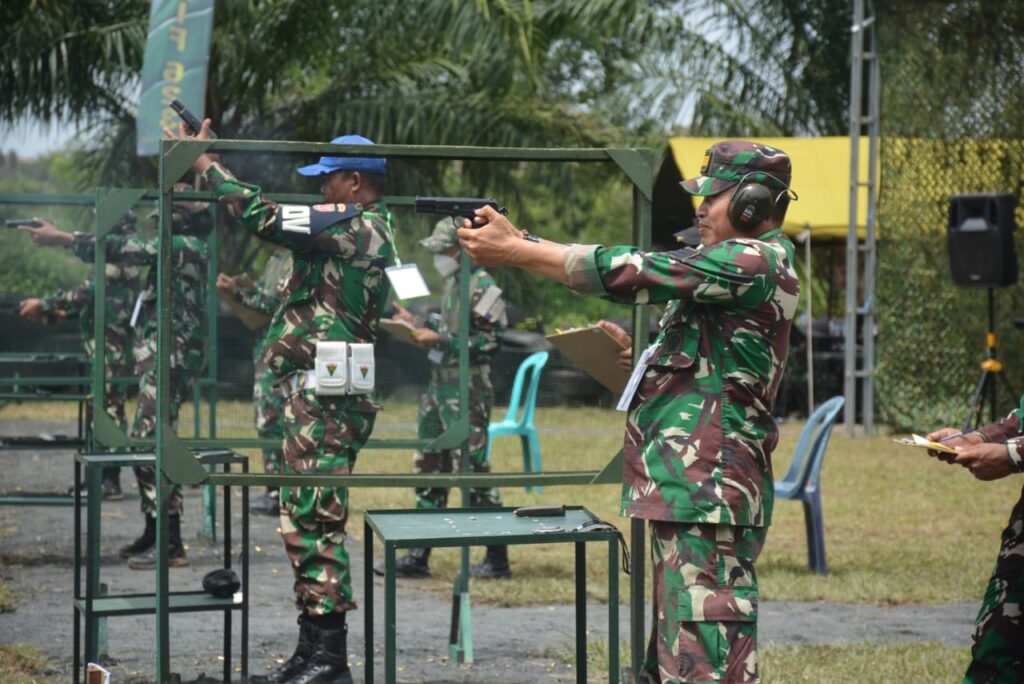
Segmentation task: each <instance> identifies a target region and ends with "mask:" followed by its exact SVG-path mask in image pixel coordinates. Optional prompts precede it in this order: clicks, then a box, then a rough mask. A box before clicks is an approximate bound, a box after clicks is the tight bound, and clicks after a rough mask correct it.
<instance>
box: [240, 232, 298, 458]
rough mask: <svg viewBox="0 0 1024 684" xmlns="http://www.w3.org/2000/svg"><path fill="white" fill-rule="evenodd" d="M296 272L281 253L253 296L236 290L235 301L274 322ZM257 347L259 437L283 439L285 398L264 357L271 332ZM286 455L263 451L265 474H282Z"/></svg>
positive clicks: (288, 255) (255, 404) (266, 268)
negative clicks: (282, 422)
mask: <svg viewBox="0 0 1024 684" xmlns="http://www.w3.org/2000/svg"><path fill="white" fill-rule="evenodd" d="M291 271H292V258H291V252H289V251H288V250H286V249H279V250H277V251H275V252H274V253H273V254H271V255H270V258H269V259H267V263H266V266H264V268H263V274H262V275H261V276H260V279H259V281H258V282H257V283H256V289H255V290H254V291H253V292H249V293H244V292H240V291H238V290H235V299H236V300H237V301H238V302H240V303H241V304H243V305H245V306H247V307H249V308H250V309H254V310H256V311H259V312H260V313H264V314H266V315H268V316H270V317H271V318H273V316H274V314H275V313H276V312H277V310H278V308H280V306H281V302H282V301H283V300H282V296H283V294H284V289H285V285H287V283H288V278H289V276H290V275H291ZM262 333H263V335H262V336H261V337H260V339H259V341H258V342H257V343H256V348H255V349H254V350H253V358H255V360H256V368H255V374H254V375H255V384H254V385H253V388H252V401H253V409H254V410H255V413H256V434H258V435H259V436H260V437H263V438H265V439H274V438H277V439H283V438H284V433H283V432H282V431H281V413H282V411H283V410H284V396H282V392H281V391H280V390H279V389H277V388H276V387H275V377H274V374H273V373H272V372H270V369H269V368H268V367H267V363H266V360H265V358H264V356H263V352H264V349H265V348H266V346H267V339H268V338H267V335H266V333H267V330H266V329H265V328H264V329H263V331H262ZM282 460H283V452H282V451H281V449H280V448H277V449H264V450H263V472H265V473H279V472H281V462H282Z"/></svg>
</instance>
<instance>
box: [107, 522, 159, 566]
mask: <svg viewBox="0 0 1024 684" xmlns="http://www.w3.org/2000/svg"><path fill="white" fill-rule="evenodd" d="M154 544H156V518H151V517H149V516H148V515H147V516H146V529H145V530H143V531H142V536H141V537H139V538H138V539H136V540H135V541H133V542H132V543H131V544H126V545H124V546H122V547H121V548H120V549H118V550H117V555H119V556H120V557H121V558H131V557H132V556H137V555H139V554H140V553H146V552H147V551H149V550H150V549H151V548H153V545H154Z"/></svg>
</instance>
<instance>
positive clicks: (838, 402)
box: [775, 397, 846, 575]
mask: <svg viewBox="0 0 1024 684" xmlns="http://www.w3.org/2000/svg"><path fill="white" fill-rule="evenodd" d="M845 401H846V400H845V399H843V397H832V398H831V399H829V400H828V401H826V402H825V403H824V404H822V405H821V406H819V407H818V408H817V410H816V411H815V412H814V413H813V414H811V417H810V418H808V419H807V425H805V426H804V429H803V432H801V433H800V441H799V442H798V443H797V445H796V451H794V452H793V460H792V462H790V464H789V471H788V472H787V473H786V476H785V477H784V478H782V479H781V480H779V481H778V482H776V483H775V498H776V499H796V500H798V501H802V502H803V504H804V526H805V527H806V528H807V565H808V567H809V568H810V569H811V571H813V572H816V573H818V574H819V575H825V574H827V573H828V570H827V568H826V566H825V523H824V522H823V520H822V515H821V489H820V488H819V486H818V485H819V482H820V480H821V463H822V461H824V460H825V449H826V448H828V440H829V437H831V436H832V428H833V427H834V426H835V423H836V417H837V416H838V415H839V411H840V410H842V408H843V404H844V403H845Z"/></svg>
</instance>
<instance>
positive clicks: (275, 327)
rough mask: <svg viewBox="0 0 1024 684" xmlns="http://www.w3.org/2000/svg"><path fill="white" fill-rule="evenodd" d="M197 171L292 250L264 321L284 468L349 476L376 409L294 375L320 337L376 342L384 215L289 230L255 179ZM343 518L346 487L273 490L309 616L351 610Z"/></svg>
mask: <svg viewBox="0 0 1024 684" xmlns="http://www.w3.org/2000/svg"><path fill="white" fill-rule="evenodd" d="M204 176H205V178H206V180H207V182H208V183H209V185H210V187H211V188H212V189H213V191H214V193H216V194H217V196H218V197H220V198H221V202H222V204H224V205H225V206H226V208H227V210H228V212H229V213H231V215H232V216H233V217H235V218H236V219H237V220H238V221H240V222H241V223H242V225H244V226H245V227H246V229H248V230H249V231H251V232H252V233H253V234H255V235H256V236H257V237H259V238H261V239H264V240H269V241H272V242H277V243H280V244H283V245H285V246H287V247H289V248H290V249H291V250H292V274H291V277H290V278H289V280H288V284H287V286H286V287H285V291H284V303H283V305H282V306H281V308H279V309H278V310H277V312H276V313H275V315H274V318H273V320H272V321H271V323H270V328H269V330H268V332H267V343H266V347H265V348H264V352H263V359H264V362H265V363H266V365H267V368H268V369H269V372H271V373H273V375H274V377H275V378H276V379H277V381H278V384H279V385H281V386H284V387H287V388H288V392H289V396H288V399H287V400H286V402H285V405H284V418H283V428H284V435H285V437H284V457H285V464H284V469H285V473H287V474H291V473H321V474H332V475H345V474H349V473H350V472H352V469H353V467H354V466H355V462H356V456H357V454H358V453H359V450H360V448H362V446H363V445H364V444H365V443H366V440H367V439H368V438H369V436H370V432H371V431H372V430H373V424H374V420H375V418H376V412H377V411H378V410H379V406H377V405H376V404H375V403H374V402H373V401H371V400H370V398H369V397H368V396H366V395H343V396H317V395H316V393H315V390H313V389H305V387H304V384H303V383H302V379H303V378H304V376H305V373H306V372H307V371H309V370H311V369H312V368H313V367H314V355H315V352H316V343H317V342H318V341H324V340H332V341H347V342H369V343H372V342H374V341H376V338H377V321H378V320H379V318H380V312H381V311H382V310H383V308H384V305H385V303H386V301H387V294H388V284H387V280H386V277H385V274H384V269H385V268H386V267H388V266H390V265H392V264H393V263H395V261H396V259H397V255H396V253H395V247H394V238H393V233H392V227H391V214H390V212H389V211H388V209H387V208H386V207H385V206H384V204H383V203H380V202H378V203H376V204H374V205H373V206H367V207H363V208H362V210H361V211H353V212H352V213H351V215H349V217H348V218H346V219H345V220H342V221H340V222H338V223H335V224H333V225H330V226H328V227H326V228H325V229H324V230H323V231H322V232H318V233H316V234H315V235H310V234H309V233H305V234H304V235H303V234H301V233H288V232H286V230H282V228H281V227H279V225H278V219H279V213H280V209H279V206H278V205H277V204H276V203H274V202H271V201H270V200H267V199H266V198H265V197H264V196H263V194H262V192H261V190H260V188H259V187H258V186H256V185H251V184H249V183H243V182H241V181H239V180H237V179H235V177H234V176H233V175H232V174H231V173H230V172H229V171H228V170H227V169H225V168H224V167H222V166H220V165H219V164H216V163H215V164H213V165H212V166H211V167H210V168H209V169H207V171H206V172H205V173H204ZM332 206H333V205H332ZM338 208H339V209H343V210H344V211H345V213H348V212H349V211H351V210H349V209H348V208H342V207H341V205H338ZM357 209H358V208H357ZM282 226H283V224H282ZM347 519H348V490H347V489H346V488H344V487H337V488H334V487H282V488H281V536H282V537H283V538H284V544H285V550H286V552H287V553H288V556H289V558H290V559H291V561H292V569H293V571H294V573H295V597H296V600H295V602H296V607H297V608H299V610H301V611H304V612H305V613H306V614H308V615H313V616H317V615H327V614H329V613H332V612H337V613H343V612H345V611H348V610H351V609H353V608H355V602H354V601H353V597H352V577H351V573H350V571H349V560H348V553H347V551H346V550H345V547H344V541H345V524H346V521H347Z"/></svg>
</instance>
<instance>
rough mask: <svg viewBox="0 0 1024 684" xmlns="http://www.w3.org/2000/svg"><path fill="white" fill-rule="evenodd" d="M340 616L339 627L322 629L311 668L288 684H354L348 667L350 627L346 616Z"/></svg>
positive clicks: (342, 614) (322, 627) (341, 614)
mask: <svg viewBox="0 0 1024 684" xmlns="http://www.w3.org/2000/svg"><path fill="white" fill-rule="evenodd" d="M338 615H339V617H340V618H341V619H340V620H339V621H337V622H338V624H337V625H332V626H331V627H326V626H321V627H320V639H319V643H318V645H317V649H316V653H314V654H313V658H312V659H311V660H310V661H309V666H308V667H307V668H306V669H305V670H303V672H302V674H300V675H299V676H297V677H296V678H295V679H292V680H290V681H289V683H288V684H352V671H351V670H350V669H349V667H348V625H346V624H345V614H344V613H340V614H338ZM329 617H330V618H334V617H335V616H333V615H332V616H329ZM329 622H334V620H329V621H328V623H329Z"/></svg>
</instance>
